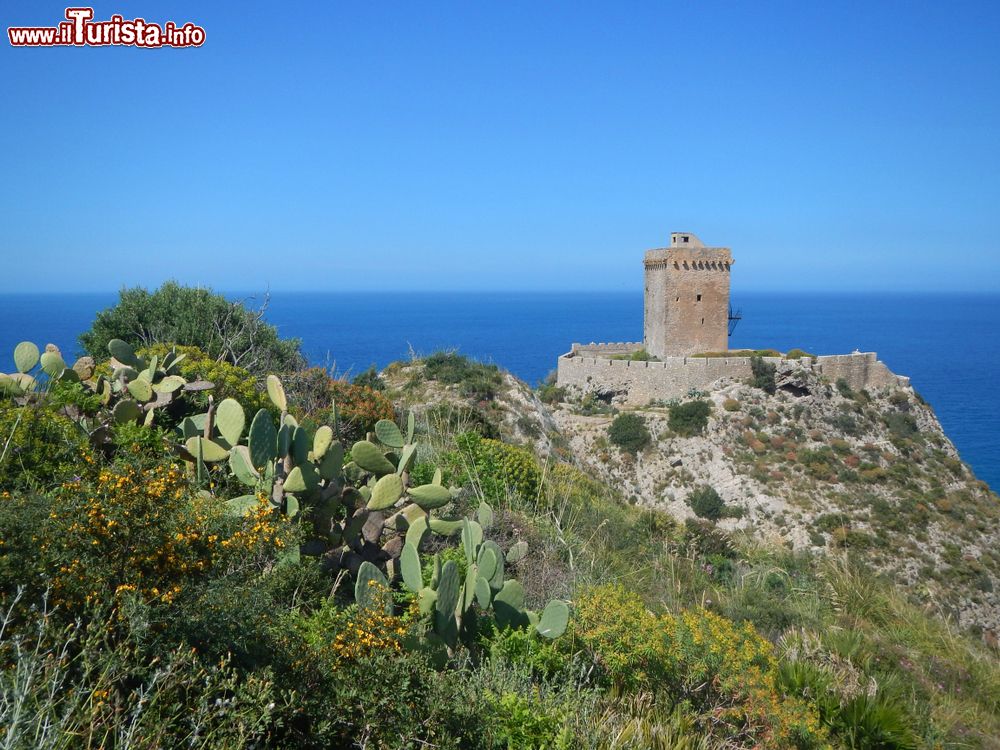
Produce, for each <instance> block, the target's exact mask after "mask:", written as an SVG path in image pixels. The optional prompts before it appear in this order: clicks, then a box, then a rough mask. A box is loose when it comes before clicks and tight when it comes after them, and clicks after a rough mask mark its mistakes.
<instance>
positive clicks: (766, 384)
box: [750, 356, 778, 394]
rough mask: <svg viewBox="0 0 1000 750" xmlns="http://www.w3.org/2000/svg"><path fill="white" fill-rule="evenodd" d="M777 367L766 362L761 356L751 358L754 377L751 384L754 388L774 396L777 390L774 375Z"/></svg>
mask: <svg viewBox="0 0 1000 750" xmlns="http://www.w3.org/2000/svg"><path fill="white" fill-rule="evenodd" d="M777 369H778V368H777V367H776V366H775V365H774V364H773V363H772V362H765V361H764V360H763V358H762V357H760V356H753V357H751V358H750V371H751V372H752V373H753V377H752V378H751V380H750V384H751V385H752V386H753V387H754V388H760V389H761V390H762V391H764V392H765V393H769V394H773V393H774V392H775V390H777V386H776V385H775V382H774V375H775V373H776V372H777Z"/></svg>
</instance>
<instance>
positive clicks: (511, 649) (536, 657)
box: [483, 620, 570, 679]
mask: <svg viewBox="0 0 1000 750" xmlns="http://www.w3.org/2000/svg"><path fill="white" fill-rule="evenodd" d="M487 622H489V623H492V622H494V621H492V620H489V621H487ZM483 640H484V645H485V646H486V647H487V648H488V649H489V654H490V658H491V659H492V660H494V661H496V662H499V663H501V664H513V665H519V666H523V667H526V668H527V669H529V670H530V672H531V674H532V675H533V676H535V677H536V678H539V679H551V678H552V677H554V676H556V675H557V674H560V673H561V672H563V671H564V670H565V669H566V668H567V666H568V665H569V664H570V659H569V657H568V656H567V655H566V654H564V653H563V652H562V651H560V650H559V648H558V646H557V645H556V643H555V641H550V640H548V639H546V638H542V637H541V636H539V635H538V633H536V632H535V631H534V630H532V629H530V628H506V629H504V630H501V631H499V632H495V631H494V632H491V633H489V634H487V635H484V637H483Z"/></svg>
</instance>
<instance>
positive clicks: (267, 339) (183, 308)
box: [80, 281, 305, 375]
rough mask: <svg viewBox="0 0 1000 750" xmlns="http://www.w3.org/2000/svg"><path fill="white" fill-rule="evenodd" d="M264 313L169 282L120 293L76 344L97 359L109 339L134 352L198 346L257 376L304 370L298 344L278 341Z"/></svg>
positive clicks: (104, 352) (105, 350) (105, 351)
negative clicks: (172, 345) (158, 346)
mask: <svg viewBox="0 0 1000 750" xmlns="http://www.w3.org/2000/svg"><path fill="white" fill-rule="evenodd" d="M265 307H266V301H265ZM262 313H263V309H262V310H258V311H254V310H248V309H247V308H246V307H244V306H243V304H242V303H240V302H230V301H229V300H227V299H226V298H225V297H223V296H222V295H221V294H215V293H213V292H212V290H211V289H208V288H205V287H202V288H195V287H186V286H181V285H180V284H178V283H177V282H176V281H168V282H166V283H165V284H163V286H161V287H160V288H159V289H156V290H155V291H153V292H149V291H147V290H146V289H142V288H140V287H134V288H132V289H122V290H121V291H120V292H119V294H118V303H117V304H116V305H114V306H113V307H109V308H108V309H106V310H102V311H101V312H99V313H97V317H96V318H95V319H94V323H93V325H92V326H91V327H90V329H89V330H87V331H85V332H84V333H83V334H81V335H80V343H81V344H82V346H83V348H84V349H85V350H86V352H87V354H89V355H90V356H92V357H94V359H96V360H97V361H102V360H104V359H106V358H107V354H108V342H109V341H111V339H122V340H124V341H127V342H128V343H129V344H131V345H132V346H133V348H136V349H138V348H140V347H148V346H151V345H153V344H155V343H175V344H182V345H184V346H196V347H198V348H199V349H201V350H202V351H204V352H205V353H206V354H207V355H208V356H209V357H211V358H212V359H217V360H220V361H225V362H228V363H230V364H233V365H238V366H240V367H243V368H245V369H247V370H249V371H250V372H253V373H254V374H256V375H264V374H267V373H269V372H289V371H292V370H297V369H299V368H300V367H302V366H303V365H304V364H305V360H304V358H303V356H302V354H301V352H300V351H299V346H300V343H301V342H300V341H299V340H298V339H280V338H278V330H277V329H276V328H275V327H274V326H272V325H269V324H268V323H266V322H265V321H264V319H263V315H262Z"/></svg>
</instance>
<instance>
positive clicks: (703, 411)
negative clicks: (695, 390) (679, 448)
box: [669, 399, 712, 437]
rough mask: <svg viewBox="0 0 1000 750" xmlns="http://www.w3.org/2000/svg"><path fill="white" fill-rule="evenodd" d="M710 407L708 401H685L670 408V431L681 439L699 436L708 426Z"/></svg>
mask: <svg viewBox="0 0 1000 750" xmlns="http://www.w3.org/2000/svg"><path fill="white" fill-rule="evenodd" d="M711 413H712V405H711V404H710V403H709V402H708V401H702V400H701V399H699V400H697V401H685V402H684V403H682V404H674V405H672V406H671V407H670V418H669V425H670V429H671V430H673V431H674V432H676V433H677V434H678V435H681V436H682V437H692V436H693V435H700V434H701V433H702V432H704V430H705V427H707V426H708V416H709V414H711Z"/></svg>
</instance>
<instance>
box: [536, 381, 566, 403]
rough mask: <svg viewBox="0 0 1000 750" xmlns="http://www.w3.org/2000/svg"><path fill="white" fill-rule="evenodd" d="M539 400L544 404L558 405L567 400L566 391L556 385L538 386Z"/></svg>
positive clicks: (544, 384) (545, 384)
mask: <svg viewBox="0 0 1000 750" xmlns="http://www.w3.org/2000/svg"><path fill="white" fill-rule="evenodd" d="M538 398H539V399H541V401H542V403H543V404H558V403H559V402H561V401H565V400H566V389H565V388H560V387H559V386H558V385H556V384H555V383H543V384H542V385H540V386H538Z"/></svg>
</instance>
